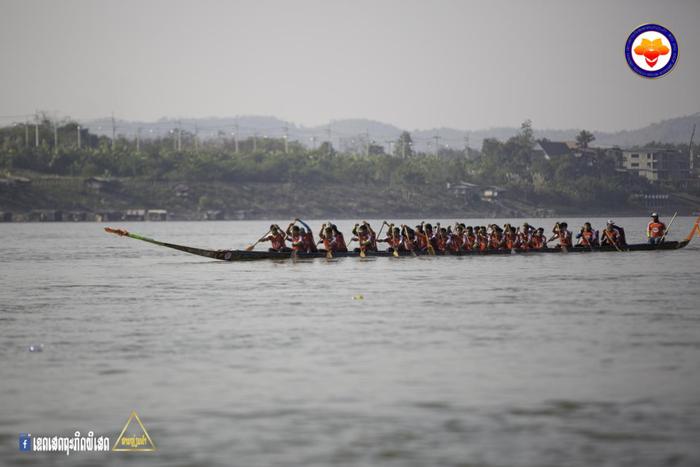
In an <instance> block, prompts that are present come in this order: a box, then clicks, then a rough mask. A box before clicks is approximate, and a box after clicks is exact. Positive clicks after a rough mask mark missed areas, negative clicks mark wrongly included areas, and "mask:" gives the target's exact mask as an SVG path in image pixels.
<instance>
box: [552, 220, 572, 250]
mask: <svg viewBox="0 0 700 467" xmlns="http://www.w3.org/2000/svg"><path fill="white" fill-rule="evenodd" d="M567 227H568V225H567V223H566V222H557V223H556V224H554V228H553V229H552V233H553V234H554V235H552V237H551V238H550V239H549V241H550V242H551V241H552V240H554V239H558V240H559V248H571V246H572V235H571V232H570V231H569V230H568V229H567Z"/></svg>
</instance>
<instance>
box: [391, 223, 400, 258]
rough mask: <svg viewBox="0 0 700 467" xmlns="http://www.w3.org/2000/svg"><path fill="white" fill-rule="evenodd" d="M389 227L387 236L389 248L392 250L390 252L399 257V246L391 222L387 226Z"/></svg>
mask: <svg viewBox="0 0 700 467" xmlns="http://www.w3.org/2000/svg"><path fill="white" fill-rule="evenodd" d="M388 227H389V237H390V238H391V249H392V250H393V251H392V252H391V254H392V255H394V257H396V258H398V257H399V246H398V245H397V244H396V236H395V235H394V224H391V225H389V226H388Z"/></svg>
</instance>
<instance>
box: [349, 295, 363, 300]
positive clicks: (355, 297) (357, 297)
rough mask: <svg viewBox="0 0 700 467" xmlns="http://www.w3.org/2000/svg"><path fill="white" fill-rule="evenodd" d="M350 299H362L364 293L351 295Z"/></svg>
mask: <svg viewBox="0 0 700 467" xmlns="http://www.w3.org/2000/svg"><path fill="white" fill-rule="evenodd" d="M352 299H353V300H364V299H365V297H364V295H362V294H360V295H355V296H353V297H352Z"/></svg>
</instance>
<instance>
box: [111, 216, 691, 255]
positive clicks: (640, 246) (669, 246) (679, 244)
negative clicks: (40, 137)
mask: <svg viewBox="0 0 700 467" xmlns="http://www.w3.org/2000/svg"><path fill="white" fill-rule="evenodd" d="M105 231H106V232H108V233H113V234H116V235H119V236H123V237H130V238H134V239H136V240H142V241H144V242H148V243H153V244H155V245H159V246H163V247H166V248H172V249H174V250H179V251H184V252H185V253H190V254H193V255H198V256H204V257H206V258H212V259H218V260H222V261H255V260H263V259H271V260H287V259H291V258H292V256H294V258H295V259H314V258H326V253H325V252H323V251H321V252H318V253H296V254H294V255H292V252H273V251H245V250H205V249H202V248H194V247H190V246H183V245H176V244H173V243H166V242H161V241H158V240H154V239H152V238H148V237H144V236H142V235H139V234H135V233H131V232H128V231H127V230H125V229H113V228H110V227H105ZM695 232H697V233H698V235H699V236H700V226H699V225H698V221H696V223H695V225H694V226H693V230H692V231H691V232H690V235H688V237H687V238H686V239H684V240H682V241H668V242H663V243H661V244H659V245H650V244H648V243H637V244H632V245H626V246H624V247H622V248H620V249H618V248H616V247H614V246H600V247H583V246H575V247H572V248H565V249H562V248H559V247H556V248H543V249H539V250H533V249H528V250H521V249H511V250H507V249H498V250H486V251H478V250H464V251H460V252H447V253H444V254H440V253H438V254H437V255H436V256H488V255H522V254H524V255H533V254H542V253H558V254H562V253H565V254H569V253H575V254H578V253H597V252H599V253H605V252H609V253H613V252H617V253H620V252H623V253H624V252H635V251H657V250H679V249H681V248H685V247H686V246H687V245H688V243H690V240H691V239H692V238H693V235H694V234H695ZM428 255H429V254H428V252H425V251H416V252H415V254H414V253H412V252H410V251H400V252H399V256H403V257H406V256H428ZM359 256H360V253H359V252H354V251H348V252H334V253H333V258H356V257H359ZM366 257H367V258H374V257H376V258H388V257H394V254H393V253H391V252H387V251H368V252H366Z"/></svg>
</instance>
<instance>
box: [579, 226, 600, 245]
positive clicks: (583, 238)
mask: <svg viewBox="0 0 700 467" xmlns="http://www.w3.org/2000/svg"><path fill="white" fill-rule="evenodd" d="M576 238H577V239H578V241H577V242H576V245H580V246H585V247H591V246H598V231H597V230H593V227H591V223H590V222H586V223H585V224H583V227H581V231H580V232H579V233H577V234H576Z"/></svg>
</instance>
